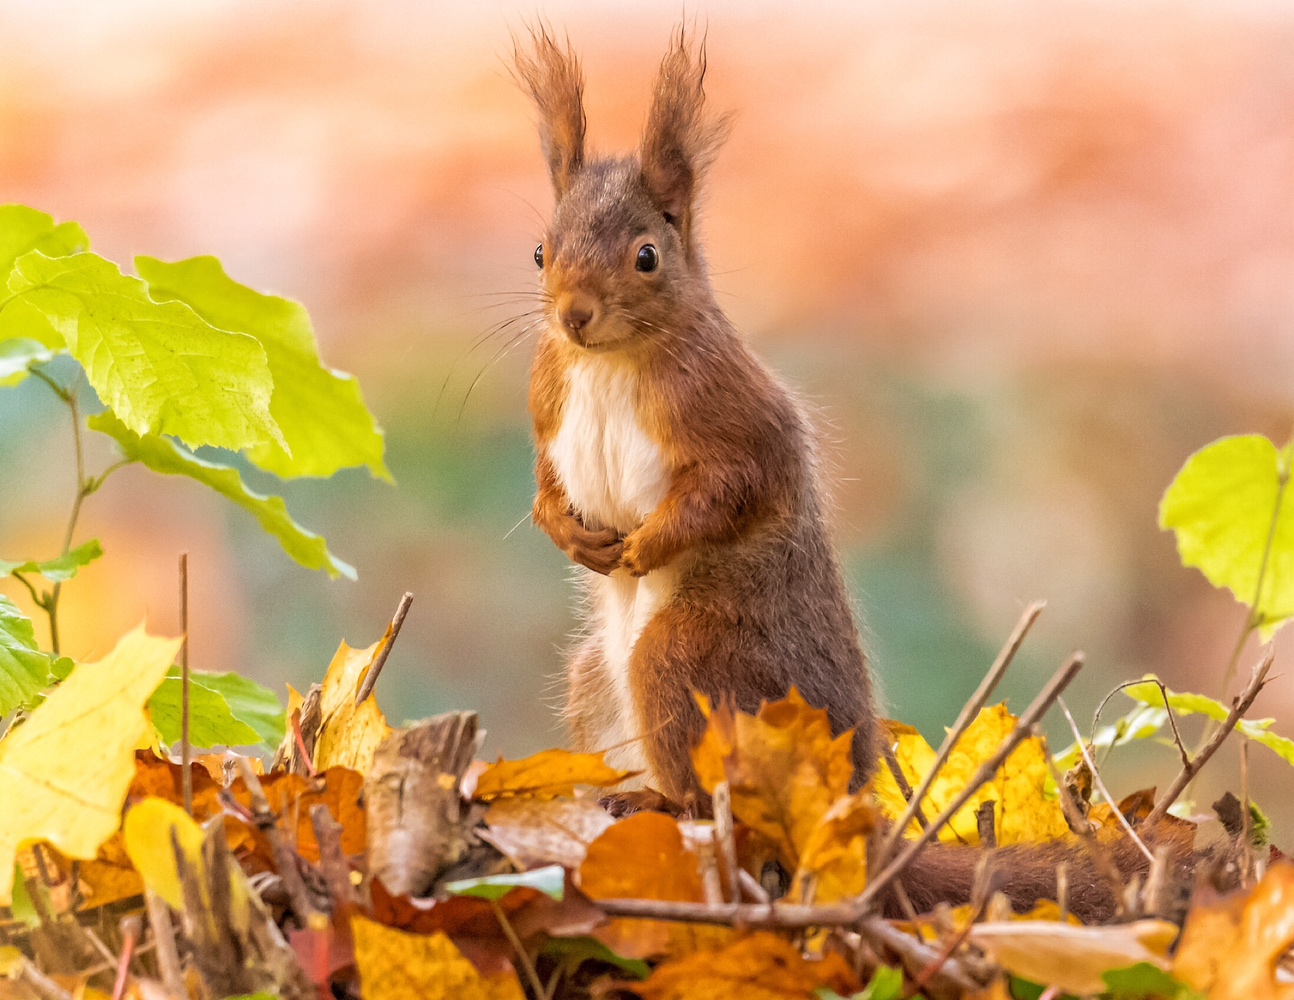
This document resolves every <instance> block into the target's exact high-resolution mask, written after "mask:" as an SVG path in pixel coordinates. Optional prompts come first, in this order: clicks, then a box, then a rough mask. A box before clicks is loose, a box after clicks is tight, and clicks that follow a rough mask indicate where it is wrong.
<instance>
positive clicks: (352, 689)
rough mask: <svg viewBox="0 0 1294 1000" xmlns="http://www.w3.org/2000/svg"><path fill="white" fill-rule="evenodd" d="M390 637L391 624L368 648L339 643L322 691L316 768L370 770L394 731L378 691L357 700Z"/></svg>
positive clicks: (315, 753) (361, 772) (315, 752)
mask: <svg viewBox="0 0 1294 1000" xmlns="http://www.w3.org/2000/svg"><path fill="white" fill-rule="evenodd" d="M390 638H391V637H390V628H388V629H387V634H386V635H384V636H382V638H381V639H379V640H378V641H377V642H375V643H373V645H371V646H369V647H368V648H367V649H352V648H351V647H350V646H348V645H347V644H346V643H345V642H344V641H343V642H342V644H341V645H340V646H338V647H337V653H336V655H334V656H333V658H332V663H330V664H329V665H328V672H327V673H326V674H325V675H324V679H323V691H322V692H320V695H319V718H320V719H321V720H322V721H321V724H320V728H319V738H318V739H317V740H316V741H315V750H314V766H315V770H316V771H326V770H328V768H330V767H348V768H350V769H351V770H352V771H359V772H360V774H368V772H369V769H370V768H371V767H372V766H373V754H374V752H375V751H376V750H377V746H378V744H379V743H381V742H382V741H383V740H384V739H386V738H387V737H388V736H390V735H391V727H390V726H388V725H387V724H386V717H385V716H384V715H383V714H382V710H381V709H380V708H378V707H377V696H376V695H372V694H370V695H369V696H368V697H367V698H365V699H364V702H363V704H360V705H356V704H355V695H356V693H357V692H358V691H359V688H360V685H361V684H363V683H364V678H365V677H367V676H368V672H369V669H370V668H371V667H372V666H373V660H374V658H375V657H376V656H377V654H378V653H379V652H380V651H381V649H382V647H383V646H384V645H385V644H386V643H387V642H389V641H390Z"/></svg>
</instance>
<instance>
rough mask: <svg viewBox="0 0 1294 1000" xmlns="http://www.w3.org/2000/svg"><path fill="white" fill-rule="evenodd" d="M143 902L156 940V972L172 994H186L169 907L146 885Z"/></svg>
mask: <svg viewBox="0 0 1294 1000" xmlns="http://www.w3.org/2000/svg"><path fill="white" fill-rule="evenodd" d="M144 903H145V906H146V907H148V911H149V924H150V925H151V926H153V940H154V942H157V950H158V972H159V973H160V975H162V982H163V983H164V984H166V988H167V991H168V992H171V994H172V995H173V996H188V992H186V991H185V986H184V970H182V968H181V965H180V952H179V950H177V948H176V946H175V925H173V924H172V922H171V907H170V906H167V902H166V900H164V899H163V898H162V897H159V895H158V894H157V893H154V891H153V890H151V889H148V887H145V890H144Z"/></svg>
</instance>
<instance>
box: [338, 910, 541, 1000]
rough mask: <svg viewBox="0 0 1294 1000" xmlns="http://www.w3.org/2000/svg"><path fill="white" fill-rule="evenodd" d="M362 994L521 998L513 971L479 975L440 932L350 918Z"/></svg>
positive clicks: (395, 998)
mask: <svg viewBox="0 0 1294 1000" xmlns="http://www.w3.org/2000/svg"><path fill="white" fill-rule="evenodd" d="M350 929H351V933H352V934H353V935H354V938H355V965H356V967H357V968H358V969H359V978H360V982H361V986H362V989H363V992H364V996H366V997H374V998H381V1000H524V994H523V993H522V992H521V984H520V983H519V982H518V981H517V977H516V974H515V973H505V974H503V975H495V976H484V975H482V974H481V973H479V972H477V971H476V967H475V966H474V965H472V963H471V962H469V961H468V960H467V959H466V958H464V957H463V953H462V952H461V951H459V950H458V949H457V948H455V947H454V942H453V941H451V940H450V939H449V938H448V937H446V936H445V934H444V933H442V932H441V931H436V932H435V933H434V934H406V933H405V932H404V931H397V930H394V929H393V928H390V927H384V926H383V925H382V924H379V923H377V922H376V921H373V920H369V919H367V918H365V917H361V916H358V915H357V916H354V917H352V918H351V924H350Z"/></svg>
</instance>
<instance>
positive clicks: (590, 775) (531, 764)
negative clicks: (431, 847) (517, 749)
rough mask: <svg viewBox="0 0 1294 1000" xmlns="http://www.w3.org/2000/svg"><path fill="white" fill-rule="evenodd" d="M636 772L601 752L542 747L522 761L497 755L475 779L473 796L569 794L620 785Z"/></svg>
mask: <svg viewBox="0 0 1294 1000" xmlns="http://www.w3.org/2000/svg"><path fill="white" fill-rule="evenodd" d="M635 773H637V772H634V771H621V770H619V769H617V768H614V767H612V766H611V765H610V764H608V763H607V762H606V761H605V760H604V759H603V755H602V754H600V753H572V752H571V751H569V750H543V751H541V752H539V753H537V754H533V755H532V756H530V757H526V758H524V759H522V760H504V759H502V758H499V761H498V763H496V764H491V765H490V766H489V767H488V768H486V769H485V771H484V772H482V774H481V776H480V777H479V778H478V779H477V782H476V792H475V795H474V797H475V798H476V799H477V800H478V801H481V802H491V801H493V800H494V799H498V798H502V797H504V796H508V795H530V796H534V797H536V798H550V799H551V798H557V797H559V796H563V795H564V796H567V797H570V796H572V795H574V794H575V786H576V785H592V786H594V787H595V788H606V787H608V786H610V785H618V784H620V782H622V781H624V780H625V779H626V778H631V777H633V776H634V774H635Z"/></svg>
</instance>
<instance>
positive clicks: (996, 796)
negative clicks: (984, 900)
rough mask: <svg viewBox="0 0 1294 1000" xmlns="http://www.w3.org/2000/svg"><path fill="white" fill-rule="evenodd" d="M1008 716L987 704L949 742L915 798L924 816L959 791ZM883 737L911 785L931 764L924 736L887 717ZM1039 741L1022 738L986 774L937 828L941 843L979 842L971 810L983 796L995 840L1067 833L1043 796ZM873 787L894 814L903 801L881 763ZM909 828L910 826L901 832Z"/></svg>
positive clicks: (1043, 750)
mask: <svg viewBox="0 0 1294 1000" xmlns="http://www.w3.org/2000/svg"><path fill="white" fill-rule="evenodd" d="M1015 724H1016V718H1015V716H1013V715H1012V714H1011V713H1010V712H1008V711H1007V710H1006V705H1005V704H1002V705H992V706H988V707H985V708H982V709H980V713H979V715H978V716H976V717H975V720H974V721H973V722H972V723H971V724H970V726H969V727H968V728H967V730H966V732H964V733H963V734H962V736H961V739H959V740H958V741H957V743H956V744H955V745H954V746H953V749H952V752H951V753H950V754H949V756H948V761H947V763H945V764H944V766H943V768H941V769H940V771H939V774H938V776H937V777H936V778H935V780H934V784H933V785H931V788H930V791H929V792H928V793H927V794H926V797H925V799H924V800H923V801H922V808H923V809H924V810H925V814H926V815H927V816H929V817H934V816H937V815H938V814H939V813H941V812H942V811H943V810H944V808H945V807H946V806H948V805H949V803H951V802H952V800H953V799H954V798H956V797H957V795H958V794H959V793H960V792H961V790H962V789H963V788H965V787H966V785H967V784H969V783H970V781H971V779H972V778H974V776H975V774H976V772H978V771H979V769H980V767H981V766H983V764H984V762H985V761H987V760H988V759H989V758H990V757H992V756H993V754H995V753H996V752H997V750H998V748H999V747H1000V746H1001V745H1002V744H1003V743H1004V742H1005V741H1006V739H1007V737H1008V736H1010V734H1011V733H1012V731H1013V730H1014V729H1015ZM889 725H890V730H891V737H892V738H893V739H894V740H895V742H896V743H897V746H896V748H895V753H896V755H897V756H898V759H899V766H900V768H901V769H902V771H903V773H904V777H906V778H907V779H908V783H909V784H910V785H912V786H913V787H916V786H917V785H919V784H920V783H921V781H922V779H924V778H925V776H926V774H927V773H929V770H930V767H931V766H932V765H933V763H934V756H935V755H934V751H933V750H932V749H931V748H930V745H929V744H928V743H926V741H925V739H924V737H922V736H921V734H920V733H918V732H917V731H916V730H914V729H912V728H911V727H909V726H901V725H898V724H896V723H890V724H889ZM1047 778H1048V769H1047V746H1046V743H1045V742H1044V741H1043V740H1041V739H1038V738H1034V737H1030V738H1028V739H1026V740H1025V741H1024V742H1023V743H1021V744H1020V746H1019V747H1017V748H1016V750H1015V752H1014V753H1012V754H1011V756H1010V757H1008V758H1007V759H1006V763H1004V764H1003V765H1002V767H1001V769H1000V770H999V771H998V772H997V774H996V775H994V776H993V779H992V780H991V781H989V782H988V783H987V784H985V785H984V786H983V787H982V788H981V789H980V790H979V791H978V792H976V793H975V794H974V795H973V796H971V798H970V801H968V802H967V803H966V804H965V805H964V806H963V807H962V808H961V809H960V810H959V811H958V812H957V814H956V815H955V816H954V817H953V818H952V821H951V822H950V823H949V824H948V825H947V826H945V827H944V828H943V829H942V830H941V831H940V832H939V837H940V839H941V840H944V841H947V842H949V843H967V844H978V843H979V827H978V823H977V821H976V816H975V813H976V811H977V810H978V809H979V807H980V806H981V805H982V804H983V803H984V802H986V801H988V800H989V799H992V800H994V801H995V802H996V803H997V807H996V809H995V813H996V817H997V822H996V830H997V843H998V846H1000V847H1007V846H1010V845H1012V844H1024V843H1034V842H1037V841H1042V840H1057V839H1060V838H1062V837H1065V836H1066V835H1068V833H1069V826H1068V824H1067V823H1066V822H1065V815H1064V812H1063V811H1062V809H1061V807H1060V803H1059V802H1058V801H1057V800H1056V799H1049V798H1047V797H1046V795H1045V794H1044V789H1045V788H1046V785H1047ZM875 791H876V798H877V801H878V802H880V804H881V808H882V811H883V812H884V813H885V815H886V816H887V817H888V818H889V819H891V820H896V819H898V817H899V816H900V815H901V814H902V813H903V810H904V809H905V808H906V807H907V802H906V800H905V799H904V797H903V793H902V792H901V791H899V788H898V784H897V782H895V780H894V776H893V775H892V774H890V772H889V770H888V769H887V768H881V769H880V770H879V771H878V773H877V775H876V782H875ZM906 832H907V833H909V834H911V833H912V831H911V830H908V831H906Z"/></svg>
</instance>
